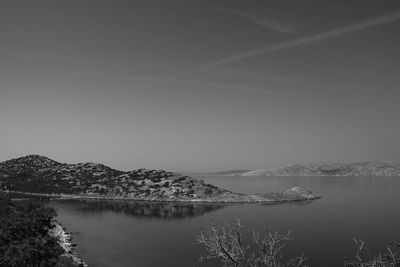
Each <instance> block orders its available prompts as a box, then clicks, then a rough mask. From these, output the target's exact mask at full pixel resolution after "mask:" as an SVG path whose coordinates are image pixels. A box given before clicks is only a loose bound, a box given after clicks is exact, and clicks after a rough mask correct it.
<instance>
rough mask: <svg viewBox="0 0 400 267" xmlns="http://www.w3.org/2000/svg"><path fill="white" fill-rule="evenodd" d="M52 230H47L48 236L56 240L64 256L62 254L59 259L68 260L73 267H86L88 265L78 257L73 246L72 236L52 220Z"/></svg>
mask: <svg viewBox="0 0 400 267" xmlns="http://www.w3.org/2000/svg"><path fill="white" fill-rule="evenodd" d="M52 226H53V228H51V229H49V235H50V236H52V237H55V238H57V240H58V244H59V245H60V246H61V247H62V248H63V250H64V254H62V255H61V256H60V257H61V258H63V257H64V258H68V259H69V260H70V261H72V264H73V265H74V266H79V267H87V266H88V265H87V264H86V263H85V262H84V261H83V260H82V259H80V258H79V257H78V255H77V253H76V251H75V246H76V244H74V243H72V241H71V240H72V235H71V233H68V232H66V231H65V228H63V227H62V226H61V224H60V223H59V222H57V221H56V220H54V221H53V222H52Z"/></svg>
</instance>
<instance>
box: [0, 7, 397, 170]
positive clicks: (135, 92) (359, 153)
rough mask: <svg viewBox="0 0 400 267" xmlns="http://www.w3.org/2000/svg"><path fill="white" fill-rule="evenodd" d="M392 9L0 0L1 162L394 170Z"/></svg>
mask: <svg viewBox="0 0 400 267" xmlns="http://www.w3.org/2000/svg"><path fill="white" fill-rule="evenodd" d="M399 33H400V1H398V0H393V1H389V0H379V1H378V0H375V1H370V0H358V1H354V0H335V1H326V0H301V1H285V0H282V1H268V0H158V1H156V0H140V1H139V0H129V1H122V0H121V1H111V0H109V1H103V0H85V1H81V0H79V1H78V0H68V1H41V0H37V1H19V0H12V1H11V0H0V123H1V131H0V161H4V160H8V159H11V158H15V157H20V156H25V155H28V154H40V155H44V156H47V157H50V158H52V159H54V160H57V161H59V162H66V163H76V162H99V163H103V164H106V165H108V166H110V167H113V168H117V169H121V170H131V169H137V168H151V169H166V170H171V171H201V172H203V171H220V170H229V169H258V168H278V167H281V166H286V165H289V164H303V163H315V162H362V161H389V160H394V161H400V141H399V132H400V123H399V118H398V117H399V115H400V104H399V103H400V102H399V101H400V87H399V85H400V49H399V47H400V34H399Z"/></svg>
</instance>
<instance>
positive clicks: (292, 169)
mask: <svg viewBox="0 0 400 267" xmlns="http://www.w3.org/2000/svg"><path fill="white" fill-rule="evenodd" d="M242 176H400V163H397V162H363V163H330V164H329V163H328V164H298V165H290V166H286V167H282V168H278V169H271V170H268V169H259V170H254V171H249V172H245V173H242Z"/></svg>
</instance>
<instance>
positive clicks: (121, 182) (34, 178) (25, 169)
mask: <svg viewBox="0 0 400 267" xmlns="http://www.w3.org/2000/svg"><path fill="white" fill-rule="evenodd" d="M0 190H2V191H8V192H18V193H25V194H34V195H46V196H51V197H61V198H94V199H127V200H143V201H161V202H166V201H173V202H174V201H175V202H178V201H183V202H185V201H186V202H212V203H213V202H216V203H223V202H226V203H273V202H285V201H301V200H313V199H317V198H318V196H315V195H314V194H313V193H311V192H310V191H307V190H304V189H303V188H300V187H294V188H292V189H289V190H287V191H284V192H278V193H266V194H254V195H247V194H241V193H235V192H231V191H229V190H225V189H222V188H219V187H216V186H213V185H211V184H207V183H205V182H204V181H202V180H198V179H195V178H192V177H189V176H187V175H182V174H178V173H173V172H167V171H162V170H148V169H138V170H134V171H127V172H126V171H119V170H115V169H112V168H110V167H107V166H105V165H103V164H98V163H77V164H66V163H59V162H57V161H54V160H52V159H49V158H47V157H44V156H39V155H29V156H26V157H21V158H16V159H11V160H8V161H4V162H1V163H0Z"/></svg>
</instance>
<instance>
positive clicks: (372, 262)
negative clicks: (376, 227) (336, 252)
mask: <svg viewBox="0 0 400 267" xmlns="http://www.w3.org/2000/svg"><path fill="white" fill-rule="evenodd" d="M354 243H355V244H356V246H357V249H356V253H355V255H354V256H352V257H344V266H346V267H399V266H400V243H393V242H389V243H388V245H387V247H386V251H385V253H383V254H382V253H379V254H378V255H377V256H371V255H370V253H369V252H368V250H367V248H366V246H365V241H362V240H357V239H354Z"/></svg>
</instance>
